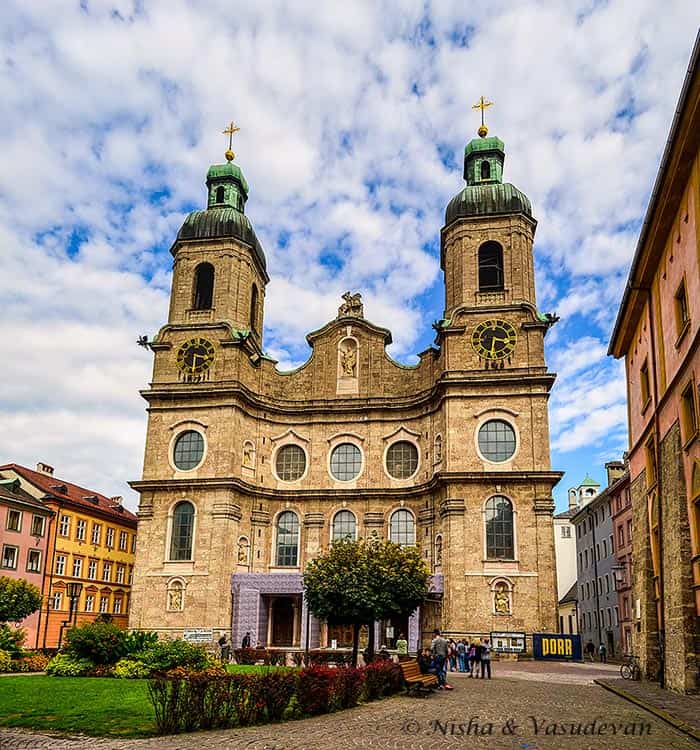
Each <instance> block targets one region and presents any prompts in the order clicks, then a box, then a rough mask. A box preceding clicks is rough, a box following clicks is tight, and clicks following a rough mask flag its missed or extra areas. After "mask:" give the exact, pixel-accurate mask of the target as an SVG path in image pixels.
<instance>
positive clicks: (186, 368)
mask: <svg viewBox="0 0 700 750" xmlns="http://www.w3.org/2000/svg"><path fill="white" fill-rule="evenodd" d="M213 361H214V345H213V344H212V343H211V341H207V340H206V339H200V338H197V339H190V340H189V341H185V343H184V344H183V345H182V346H181V347H180V348H179V349H178V350H177V366H178V369H179V370H180V372H181V373H182V374H183V375H184V377H185V380H186V381H187V382H189V383H197V382H199V381H200V380H202V378H203V376H204V374H205V373H206V371H207V370H208V369H209V368H210V367H211V365H212V362H213Z"/></svg>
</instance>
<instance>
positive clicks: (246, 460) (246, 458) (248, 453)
mask: <svg viewBox="0 0 700 750" xmlns="http://www.w3.org/2000/svg"><path fill="white" fill-rule="evenodd" d="M243 466H245V467H246V468H247V469H253V468H255V446H254V445H253V443H251V442H250V440H247V441H246V442H245V443H243Z"/></svg>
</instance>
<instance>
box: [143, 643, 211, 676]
mask: <svg viewBox="0 0 700 750" xmlns="http://www.w3.org/2000/svg"><path fill="white" fill-rule="evenodd" d="M135 656H136V658H138V660H139V661H141V662H143V663H144V664H145V665H146V666H147V667H148V668H149V669H150V671H151V672H167V671H168V670H169V669H175V668H176V667H184V668H186V669H189V670H191V671H201V670H203V669H207V667H211V666H212V664H213V661H212V659H210V658H209V656H208V655H207V652H206V651H205V650H204V648H203V647H202V646H195V645H194V644H192V643H188V642H187V641H183V640H181V639H176V640H172V641H158V642H157V643H155V644H154V645H153V646H150V647H149V648H147V649H146V650H145V651H142V652H141V653H139V654H135Z"/></svg>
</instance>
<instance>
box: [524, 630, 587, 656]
mask: <svg viewBox="0 0 700 750" xmlns="http://www.w3.org/2000/svg"><path fill="white" fill-rule="evenodd" d="M532 655H533V656H534V657H535V659H556V660H559V661H581V659H582V653H581V636H580V635H561V634H560V633H533V634H532Z"/></svg>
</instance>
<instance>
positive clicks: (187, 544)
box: [170, 500, 194, 560]
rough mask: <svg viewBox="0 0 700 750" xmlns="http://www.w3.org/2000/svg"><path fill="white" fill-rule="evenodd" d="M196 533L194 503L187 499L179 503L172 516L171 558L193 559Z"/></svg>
mask: <svg viewBox="0 0 700 750" xmlns="http://www.w3.org/2000/svg"><path fill="white" fill-rule="evenodd" d="M193 535H194V505H192V503H188V502H187V501H186V500H183V501H182V502H180V503H178V504H177V505H176V506H175V508H174V510H173V516H172V526H171V528H170V559H171V560H191V559H192V538H193Z"/></svg>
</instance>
